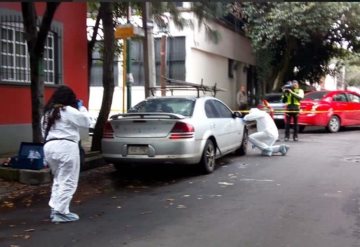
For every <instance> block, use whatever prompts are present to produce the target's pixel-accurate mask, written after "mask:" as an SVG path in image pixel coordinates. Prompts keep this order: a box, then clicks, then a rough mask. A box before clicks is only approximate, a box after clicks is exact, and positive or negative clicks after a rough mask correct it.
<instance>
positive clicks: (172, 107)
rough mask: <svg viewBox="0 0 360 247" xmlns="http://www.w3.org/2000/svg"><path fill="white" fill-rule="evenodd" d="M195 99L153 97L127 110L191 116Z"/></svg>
mask: <svg viewBox="0 0 360 247" xmlns="http://www.w3.org/2000/svg"><path fill="white" fill-rule="evenodd" d="M194 105H195V101H194V100H192V99H181V98H154V99H147V100H144V101H142V102H140V103H138V104H137V105H135V106H134V107H132V108H130V109H129V111H128V112H168V113H176V114H181V115H183V116H187V117H189V116H191V115H192V114H193V110H194Z"/></svg>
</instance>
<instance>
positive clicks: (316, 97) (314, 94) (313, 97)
mask: <svg viewBox="0 0 360 247" xmlns="http://www.w3.org/2000/svg"><path fill="white" fill-rule="evenodd" d="M328 93H329V92H328V91H318V92H311V93H307V94H305V97H304V99H311V100H320V99H322V98H323V97H324V95H326V94H328Z"/></svg>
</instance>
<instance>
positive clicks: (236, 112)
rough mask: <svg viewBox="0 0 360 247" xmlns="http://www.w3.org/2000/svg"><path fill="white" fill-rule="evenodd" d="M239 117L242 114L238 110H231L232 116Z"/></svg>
mask: <svg viewBox="0 0 360 247" xmlns="http://www.w3.org/2000/svg"><path fill="white" fill-rule="evenodd" d="M237 117H238V118H241V117H243V115H242V114H241V113H240V112H238V111H234V112H233V118H237Z"/></svg>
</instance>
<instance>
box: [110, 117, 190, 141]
mask: <svg viewBox="0 0 360 247" xmlns="http://www.w3.org/2000/svg"><path fill="white" fill-rule="evenodd" d="M112 118H113V120H111V125H112V127H113V130H114V137H118V138H139V137H141V138H149V137H151V138H161V137H166V136H168V135H169V133H170V132H171V130H172V128H173V127H174V125H175V123H176V122H177V121H178V119H182V118H184V117H183V116H180V115H177V114H171V113H131V114H119V115H116V117H112Z"/></svg>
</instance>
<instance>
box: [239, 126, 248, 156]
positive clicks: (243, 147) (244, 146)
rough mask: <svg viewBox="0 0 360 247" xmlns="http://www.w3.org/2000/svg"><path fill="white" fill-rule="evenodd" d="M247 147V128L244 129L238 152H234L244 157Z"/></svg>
mask: <svg viewBox="0 0 360 247" xmlns="http://www.w3.org/2000/svg"><path fill="white" fill-rule="evenodd" d="M247 146H248V130H247V128H245V129H244V135H243V139H242V141H241V146H240V147H239V149H238V150H236V153H237V154H238V155H245V154H246V153H247Z"/></svg>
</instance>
